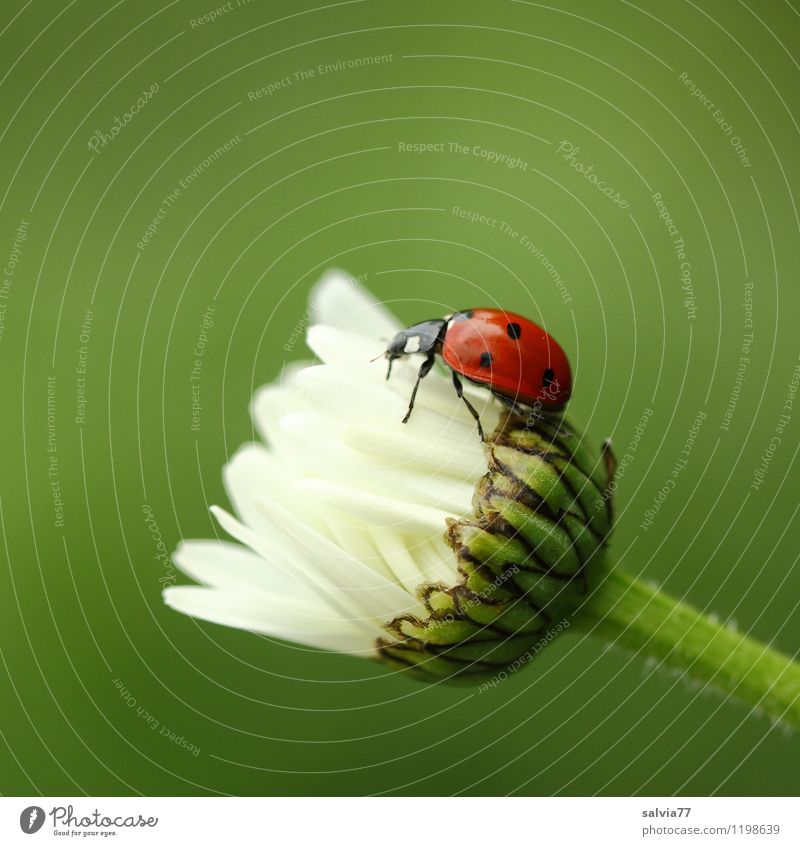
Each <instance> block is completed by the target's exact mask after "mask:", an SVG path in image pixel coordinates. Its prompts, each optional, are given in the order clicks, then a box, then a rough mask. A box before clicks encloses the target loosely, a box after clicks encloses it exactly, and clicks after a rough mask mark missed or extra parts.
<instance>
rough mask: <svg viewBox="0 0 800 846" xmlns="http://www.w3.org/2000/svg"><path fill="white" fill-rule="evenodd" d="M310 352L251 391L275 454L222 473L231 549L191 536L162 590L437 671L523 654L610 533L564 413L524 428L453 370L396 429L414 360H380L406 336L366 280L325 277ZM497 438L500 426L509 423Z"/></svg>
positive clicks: (274, 629) (201, 612) (593, 475)
mask: <svg viewBox="0 0 800 846" xmlns="http://www.w3.org/2000/svg"><path fill="white" fill-rule="evenodd" d="M310 314H311V321H312V325H311V326H310V328H309V330H308V333H307V343H308V346H309V347H310V348H311V350H312V351H313V352H314V353H315V355H316V356H317V357H318V359H319V361H320V362H321V363H314V364H309V365H307V366H302V367H297V366H295V367H291V368H288V369H287V370H286V371H285V372H284V374H283V377H282V378H281V380H280V381H279V382H278V383H276V384H274V385H269V386H267V387H265V388H262V389H261V390H260V391H259V392H258V393H257V394H256V396H255V397H254V400H253V404H252V414H253V418H254V421H255V423H256V426H257V428H258V430H259V433H260V435H261V437H262V438H263V440H264V443H258V444H248V445H246V446H243V447H242V448H241V449H240V450H239V451H238V452H237V453H236V454H235V455H234V456H233V458H232V459H231V461H230V462H229V463H228V464H227V465H226V467H225V470H224V480H225V486H226V489H227V491H228V495H229V497H230V500H231V502H232V503H233V506H234V509H235V512H236V516H233V515H231V514H230V513H228V512H227V511H224V510H223V509H221V508H218V507H214V508H213V509H212V511H213V513H214V515H215V516H216V518H217V520H218V521H219V523H220V525H221V526H222V528H223V529H224V530H225V531H226V532H227V533H228V534H229V535H230V536H231V537H232V538H234V539H235V540H236V541H238V543H229V542H217V541H197V540H191V541H184V542H183V543H181V545H180V546H179V548H178V550H177V552H176V553H175V556H174V557H175V562H176V564H177V565H178V566H179V567H180V568H181V569H182V570H183V571H184V572H185V573H186V574H187V575H189V576H190V577H191V578H193V579H194V580H195V581H197V582H199V583H200V585H196V586H180V587H170V588H168V589H167V590H165V592H164V598H165V601H166V602H167V604H168V605H170V606H171V607H172V608H175V609H176V610H178V611H181V612H183V613H185V614H189V615H192V616H194V617H198V618H201V619H205V620H209V621H212V622H215V623H221V624H223V625H228V626H235V627H238V628H243V629H249V630H253V631H256V632H261V633H264V634H267V635H272V636H274V637H278V638H282V639H285V640H290V641H295V642H299V643H303V644H307V645H310V646H313V647H320V648H324V649H332V650H337V651H342V652H348V653H352V654H355V655H361V656H366V657H373V658H381V659H383V660H384V661H386V662H387V663H390V664H392V665H394V666H398V667H403V668H411V669H413V670H414V671H416V672H417V673H422V674H424V675H426V676H428V677H431V676H432V677H436V678H453V677H463V676H481V675H486V674H487V673H491V672H492V671H496V670H497V668H498V667H499V666H505V665H506V664H508V663H509V662H510V661H513V660H514V659H516V658H518V656H520V655H522V654H524V653H525V650H526V649H530V648H531V645H532V644H534V643H535V642H536V641H537V639H539V638H541V634H542V632H543V631H544V630H546V629H547V627H548V625H550V624H551V623H552V622H553V620H554V619H557V615H558V614H559V613H560V614H562V615H563V613H564V609H565V608H567V607H568V606H569V605H570V604H571V603H574V601H575V597H576V596H578V595H579V594H580V593H581V591H582V590H583V589H584V584H583V572H584V568H585V567H586V565H587V563H588V562H589V560H590V559H591V558H592V556H593V555H594V554H595V553H596V552H597V551H598V550H600V549H602V545H603V540H604V538H605V535H606V534H607V533H608V531H609V529H610V510H609V508H608V506H607V499H604V498H603V492H604V485H605V483H606V480H605V478H601V476H602V473H600V472H599V470H598V467H597V465H598V461H597V460H595V459H594V458H593V456H592V455H590V454H586V453H585V452H584V447H583V441H582V439H581V438H580V437H578V435H577V434H576V433H575V432H574V431H573V430H572V429H571V428H570V427H569V426H568V425H567V424H566V423H565V421H564V420H563V418H561V417H551V416H549V415H541V414H537V415H536V416H535V418H533V419H531V420H527V421H526V420H524V419H521V418H519V417H517V416H515V415H513V414H509V412H507V411H504V410H503V407H502V406H501V405H500V404H499V403H498V402H497V400H495V399H494V398H493V397H492V395H491V394H490V393H489V392H488V391H486V390H483V389H480V388H477V387H471V386H465V389H464V390H465V394H466V395H467V396H468V399H469V401H470V403H471V404H472V405H473V406H474V407H475V408H476V409H477V410H478V412H479V413H480V416H481V420H482V422H483V426H484V429H485V430H486V431H487V432H492V431H494V432H495V434H494V435H493V436H492V437H490V438H489V442H488V443H487V444H482V443H481V441H480V439H479V438H478V437H477V433H476V428H475V421H474V420H473V418H472V416H471V415H470V413H469V411H468V410H467V408H466V407H465V405H464V404H463V403H462V402H461V400H460V399H459V398H458V396H457V395H456V394H455V392H454V391H453V386H452V383H451V381H450V379H449V377H448V375H446V372H445V370H444V368H442V369H441V371H440V370H439V369H438V368H434V370H433V371H432V372H431V373H430V375H429V376H428V377H427V378H426V380H425V381H424V383H423V384H422V386H421V387H420V390H419V392H418V394H417V397H416V407H415V411H414V415H413V416H412V417H411V419H410V420H409V422H408V424H407V425H403V424H402V422H401V421H402V420H403V417H404V414H405V411H406V409H407V406H408V398H409V394H410V392H411V390H412V388H413V385H414V382H415V381H416V377H417V370H418V367H419V363H418V362H415V361H413V360H410V359H409V358H404V359H400V360H398V361H397V362H396V363H395V365H394V370H393V373H392V379H391V381H387V380H386V379H385V370H386V365H385V362H383V361H375V360H374V359H375V358H376V356H378V357H380V353H381V352H382V351H383V350H385V349H386V347H387V343H388V342H389V341H390V340H391V338H393V337H394V336H395V334H396V333H397V332H398V330H399V329H400V328H401V327H400V325H399V323H398V322H397V321H396V320H395V319H394V317H393V316H392V315H391V314H390V313H389V312H388V311H387V310H386V309H385V308H384V307H383V306H382V305H381V304H379V303H378V302H376V301H375V300H374V299H373V298H372V297H371V296H370V295H369V294H367V293H366V292H365V291H364V290H363V289H361V288H360V287H359V286H358V284H357V283H356V282H355V281H354V280H352V279H350V278H349V277H347V276H346V275H344V274H342V273H339V272H332V273H329V274H328V275H327V276H325V277H324V278H323V279H322V280H321V282H320V283H319V284H318V285H317V286H316V288H315V289H314V291H313V293H312V298H311V311H310ZM498 424H502V425H498Z"/></svg>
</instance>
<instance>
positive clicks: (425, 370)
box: [387, 353, 434, 423]
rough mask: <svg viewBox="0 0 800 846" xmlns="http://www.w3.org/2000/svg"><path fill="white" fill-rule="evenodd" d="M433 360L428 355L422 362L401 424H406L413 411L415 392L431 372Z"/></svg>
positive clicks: (432, 357) (431, 356)
mask: <svg viewBox="0 0 800 846" xmlns="http://www.w3.org/2000/svg"><path fill="white" fill-rule="evenodd" d="M433 359H434V356H433V354H432V353H431V355H429V356H428V357H427V358H426V359H425V361H423V362H422V364H421V366H420V368H419V373H417V381H416V382H415V383H414V390H413V391H412V392H411V400H410V402H409V403H408V411H407V412H406V416H405V417H404V418H403V423H408V418H409V417H411V412H412V411H413V410H414V400H415V399H416V398H417V390H418V389H419V383H420V382H421V381H422V380H423V379H424V378H425V377H426V376H427V375H428V374H429V373H430V372H431V368H432V367H433ZM387 378H388V377H387Z"/></svg>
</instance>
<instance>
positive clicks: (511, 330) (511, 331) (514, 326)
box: [506, 323, 522, 341]
mask: <svg viewBox="0 0 800 846" xmlns="http://www.w3.org/2000/svg"><path fill="white" fill-rule="evenodd" d="M506 332H508V337H509V338H513V339H514V340H515V341H516V340H517V338H519V336H520V335H521V334H522V327H521V326H520V325H519V323H509V324H508V326H506Z"/></svg>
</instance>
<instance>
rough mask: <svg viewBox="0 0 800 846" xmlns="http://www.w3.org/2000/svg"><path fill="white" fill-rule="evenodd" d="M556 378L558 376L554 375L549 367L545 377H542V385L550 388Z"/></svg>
mask: <svg viewBox="0 0 800 846" xmlns="http://www.w3.org/2000/svg"><path fill="white" fill-rule="evenodd" d="M555 378H556V374H555V373H554V371H553V369H552V368H551V367H548V368H547V370H545V371H544V375H543V376H542V385H543V386H544V387H545V388H549V387H550V386H551V385H552V384H553V381H554V380H555Z"/></svg>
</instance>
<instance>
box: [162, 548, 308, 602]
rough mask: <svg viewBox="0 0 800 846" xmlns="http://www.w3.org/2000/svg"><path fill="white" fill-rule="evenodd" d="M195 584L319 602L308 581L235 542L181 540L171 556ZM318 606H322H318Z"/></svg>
mask: <svg viewBox="0 0 800 846" xmlns="http://www.w3.org/2000/svg"><path fill="white" fill-rule="evenodd" d="M172 560H173V561H174V562H175V564H176V565H177V566H178V567H179V568H180V569H181V570H182V571H183V572H184V573H186V575H187V576H190V577H191V578H192V579H194V580H195V581H196V582H202V583H203V584H206V585H210V586H211V587H218V588H233V589H239V590H244V589H246V588H252V589H254V590H263V591H267V592H274V593H276V594H280V595H281V596H286V597H291V598H294V599H302V600H304V601H306V602H309V603H317V602H319V594H317V593H315V592H314V591H313V590H312V588H311V586H310V584H309V583H308V581H306V580H305V579H302V578H300V577H299V576H298V574H297V573H294V572H292V571H291V570H288V569H286V568H283V567H280V566H278V565H277V563H276V561H275V560H274V559H273V560H271V561H270V560H268V559H265V558H264V557H262V556H261V555H257V554H256V553H255V552H252V551H251V550H249V549H248V548H247V547H244V546H241V545H240V544H238V543H227V542H226V541H213V540H190V541H181V543H180V544H179V545H178V548H177V550H175V553H174V554H173V556H172ZM320 607H321V603H320Z"/></svg>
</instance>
